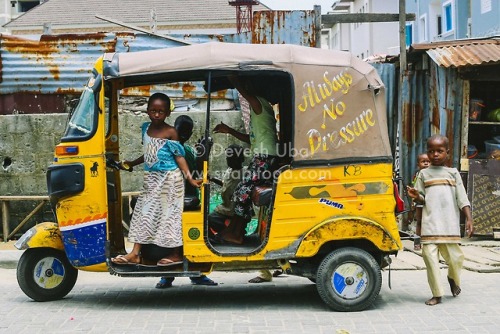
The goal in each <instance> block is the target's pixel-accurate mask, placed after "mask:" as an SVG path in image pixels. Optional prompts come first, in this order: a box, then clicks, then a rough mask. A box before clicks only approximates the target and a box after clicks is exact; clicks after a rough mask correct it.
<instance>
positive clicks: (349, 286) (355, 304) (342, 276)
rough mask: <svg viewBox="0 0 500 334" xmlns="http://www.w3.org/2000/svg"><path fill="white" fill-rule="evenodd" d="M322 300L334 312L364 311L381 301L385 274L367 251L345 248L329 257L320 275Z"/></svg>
mask: <svg viewBox="0 0 500 334" xmlns="http://www.w3.org/2000/svg"><path fill="white" fill-rule="evenodd" d="M316 287H317V289H318V293H319V295H320V297H321V299H322V300H323V301H324V302H325V303H326V304H327V305H328V306H329V307H330V308H331V309H332V310H334V311H343V312H347V311H362V310H364V309H366V308H367V307H369V306H370V305H371V304H372V303H373V302H374V301H375V298H377V296H378V294H379V292H380V289H381V287H382V273H381V270H380V266H379V265H378V263H377V262H376V261H375V259H374V258H373V257H372V256H371V255H370V254H369V253H367V252H366V251H364V250H362V249H359V248H354V247H345V248H340V249H337V250H335V251H333V252H331V253H330V254H328V255H327V256H326V257H325V258H324V259H323V261H322V262H321V264H320V266H319V268H318V271H317V274H316Z"/></svg>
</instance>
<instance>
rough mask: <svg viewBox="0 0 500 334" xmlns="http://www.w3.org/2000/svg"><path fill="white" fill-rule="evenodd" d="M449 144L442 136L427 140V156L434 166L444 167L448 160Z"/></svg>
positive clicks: (434, 136)
mask: <svg viewBox="0 0 500 334" xmlns="http://www.w3.org/2000/svg"><path fill="white" fill-rule="evenodd" d="M448 151H449V142H448V138H446V137H445V136H442V135H433V136H431V137H429V139H427V156H428V157H429V160H430V161H431V165H432V166H444V165H445V163H446V161H447V160H448Z"/></svg>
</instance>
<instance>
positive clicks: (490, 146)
mask: <svg viewBox="0 0 500 334" xmlns="http://www.w3.org/2000/svg"><path fill="white" fill-rule="evenodd" d="M484 146H485V147H486V156H489V155H490V153H491V152H493V151H494V150H500V143H497V142H495V141H494V140H486V141H485V142H484Z"/></svg>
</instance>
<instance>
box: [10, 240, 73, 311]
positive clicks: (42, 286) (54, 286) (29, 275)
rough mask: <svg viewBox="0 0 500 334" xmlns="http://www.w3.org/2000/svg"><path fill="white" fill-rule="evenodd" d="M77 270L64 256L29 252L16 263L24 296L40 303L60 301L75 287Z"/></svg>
mask: <svg viewBox="0 0 500 334" xmlns="http://www.w3.org/2000/svg"><path fill="white" fill-rule="evenodd" d="M77 278H78V270H77V269H75V268H74V267H73V266H72V265H71V264H70V263H69V261H68V259H67V257H66V254H64V252H62V251H59V250H56V249H52V248H30V249H27V250H25V251H24V253H23V255H22V256H21V258H20V259H19V262H18V263H17V282H18V283H19V287H20V288H21V290H23V292H24V293H25V294H26V295H27V296H28V297H30V298H31V299H33V300H35V301H39V302H45V301H50V300H57V299H61V298H63V297H64V296H66V295H67V294H68V293H69V292H70V291H71V289H73V287H74V286H75V283H76V279H77Z"/></svg>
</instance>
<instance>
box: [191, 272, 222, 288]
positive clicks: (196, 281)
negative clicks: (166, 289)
mask: <svg viewBox="0 0 500 334" xmlns="http://www.w3.org/2000/svg"><path fill="white" fill-rule="evenodd" d="M191 284H193V285H207V286H216V285H219V283H217V282H214V281H212V280H211V279H210V278H208V277H207V276H204V275H203V276H200V277H191Z"/></svg>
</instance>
